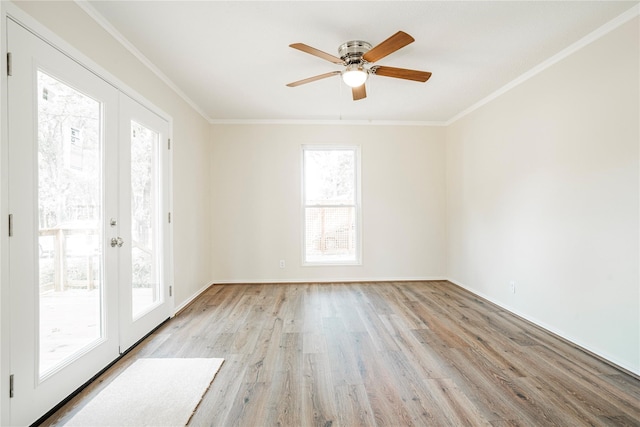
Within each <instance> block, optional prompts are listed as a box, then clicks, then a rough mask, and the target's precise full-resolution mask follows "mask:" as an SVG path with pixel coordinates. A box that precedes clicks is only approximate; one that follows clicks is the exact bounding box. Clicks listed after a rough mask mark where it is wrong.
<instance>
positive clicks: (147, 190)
mask: <svg viewBox="0 0 640 427" xmlns="http://www.w3.org/2000/svg"><path fill="white" fill-rule="evenodd" d="M159 138H160V135H158V133H157V132H154V131H152V130H151V129H148V128H146V127H144V126H142V125H140V124H138V123H136V122H131V237H132V245H131V262H132V265H131V271H132V277H131V286H132V289H131V292H132V295H131V296H132V315H133V318H135V317H137V316H139V315H141V314H143V313H144V312H146V311H147V310H148V309H150V308H151V307H154V306H155V305H156V304H158V303H159V302H160V280H159V277H160V274H159V268H160V262H159V261H160V260H159V252H158V250H157V248H158V236H159V230H158V227H159V224H158V220H157V218H158V209H157V206H158V200H159V196H158V191H159V189H158V144H159Z"/></svg>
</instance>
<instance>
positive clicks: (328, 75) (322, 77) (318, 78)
mask: <svg viewBox="0 0 640 427" xmlns="http://www.w3.org/2000/svg"><path fill="white" fill-rule="evenodd" d="M337 74H340V71H331V72H330V73H324V74H320V75H319V76H313V77H309V78H306V79H302V80H298V81H297V82H293V83H289V84H288V85H287V86H289V87H296V86H300V85H303V84H307V83H311V82H315V81H316V80H321V79H326V78H327V77H331V76H335V75H337Z"/></svg>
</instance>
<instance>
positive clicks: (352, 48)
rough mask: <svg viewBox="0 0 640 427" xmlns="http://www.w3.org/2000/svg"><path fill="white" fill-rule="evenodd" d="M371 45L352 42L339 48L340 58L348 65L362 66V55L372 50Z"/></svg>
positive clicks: (362, 42) (357, 41)
mask: <svg viewBox="0 0 640 427" xmlns="http://www.w3.org/2000/svg"><path fill="white" fill-rule="evenodd" d="M371 47H372V46H371V43H368V42H365V41H362V40H351V41H349V42H346V43H343V44H341V45H340V47H339V48H338V54H339V55H340V58H341V59H342V60H343V61H344V62H345V63H346V64H347V65H349V64H361V63H362V62H363V59H362V55H364V54H365V53H367V52H368V51H369V50H371Z"/></svg>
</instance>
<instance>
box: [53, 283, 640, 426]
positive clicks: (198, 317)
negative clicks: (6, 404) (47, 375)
mask: <svg viewBox="0 0 640 427" xmlns="http://www.w3.org/2000/svg"><path fill="white" fill-rule="evenodd" d="M141 357H223V358H225V362H224V364H223V366H222V368H221V369H220V371H219V373H218V375H217V376H216V378H215V380H214V381H213V384H212V385H211V388H210V389H209V391H208V392H207V393H206V394H205V395H204V398H203V400H202V401H201V403H200V405H199V406H198V409H197V410H196V412H195V414H194V416H193V418H192V419H191V422H190V425H192V426H275V425H280V426H324V427H328V426H338V425H340V426H359V425H363V426H374V425H378V426H408V425H416V426H446V425H452V426H459V425H472V426H476V425H493V426H516V425H521V426H550V425H558V426H582V425H598V426H599V425H633V426H640V407H639V405H640V380H638V379H637V378H634V377H633V376H631V375H627V374H625V373H622V372H621V371H619V370H617V369H614V368H613V367H611V366H609V365H608V364H606V363H604V362H602V361H600V360H598V359H596V358H594V357H592V356H590V355H588V354H586V353H584V352H583V351H581V350H579V349H577V348H575V347H574V346H572V345H570V344H568V343H566V342H564V341H562V340H560V339H558V338H556V337H554V336H552V335H550V334H549V333H547V332H545V331H543V330H541V329H539V328H537V327H535V326H532V325H531V324H529V323H527V322H526V321H523V320H522V319H520V318H518V317H516V316H513V315H512V314H510V313H509V312H506V311H504V310H503V309H501V308H499V307H497V306H495V305H493V304H491V303H489V302H487V301H485V300H482V299H480V298H478V297H476V296H474V295H473V294H471V293H469V292H467V291H465V290H463V289H461V288H459V287H457V286H455V285H453V284H451V283H449V282H384V283H380V282H376V283H350V284H343V283H335V284H264V285H259V284H248V285H218V286H212V287H211V288H210V289H209V290H207V291H206V292H205V293H204V294H203V295H201V296H200V297H199V298H198V299H197V300H196V301H194V302H193V303H192V304H191V305H190V306H189V307H187V309H186V310H184V311H183V312H182V313H180V314H179V315H178V316H176V317H175V318H174V319H172V320H170V321H169V322H167V323H166V324H165V325H164V326H162V327H161V328H160V329H158V330H157V331H156V332H155V333H154V334H152V335H151V336H150V337H149V338H148V339H146V340H145V341H144V342H143V343H142V344H141V345H139V346H138V347H137V348H136V349H134V350H133V351H132V352H131V353H129V354H128V355H127V356H126V357H124V358H123V359H122V360H121V361H119V362H118V363H117V364H116V365H114V366H113V367H112V368H110V369H109V370H108V371H107V372H106V373H105V374H104V375H102V376H101V377H100V378H99V379H98V380H96V381H95V382H94V383H93V384H92V385H90V386H89V387H87V389H85V390H84V391H83V392H82V393H80V394H79V395H78V396H76V397H75V398H74V399H72V400H71V401H70V402H69V403H68V404H67V405H65V406H64V407H63V408H61V409H60V410H59V411H58V412H57V413H55V414H54V415H53V416H51V417H50V418H49V419H47V420H46V421H45V423H44V425H56V424H59V423H63V422H64V421H65V420H66V419H68V418H69V417H70V416H72V415H73V414H74V413H75V412H76V411H77V410H78V409H79V408H80V407H82V405H84V404H85V403H86V402H87V401H88V400H89V399H90V398H91V397H92V396H94V395H95V394H96V393H97V392H99V391H100V390H101V389H102V388H103V387H104V386H105V385H106V384H108V383H109V382H110V381H111V380H112V379H113V378H114V377H115V376H116V375H117V374H118V373H119V372H121V371H122V370H123V369H125V368H126V367H127V366H128V365H129V364H131V363H132V362H133V361H134V360H135V359H137V358H141Z"/></svg>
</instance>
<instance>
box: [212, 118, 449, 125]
mask: <svg viewBox="0 0 640 427" xmlns="http://www.w3.org/2000/svg"><path fill="white" fill-rule="evenodd" d="M209 123H211V124H213V125H324V126H338V125H342V126H424V127H434V126H446V122H432V121H409V120H408V121H402V120H313V119H299V120H298V119H291V120H275V119H274V120H259V119H246V120H245V119H226V120H209Z"/></svg>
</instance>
